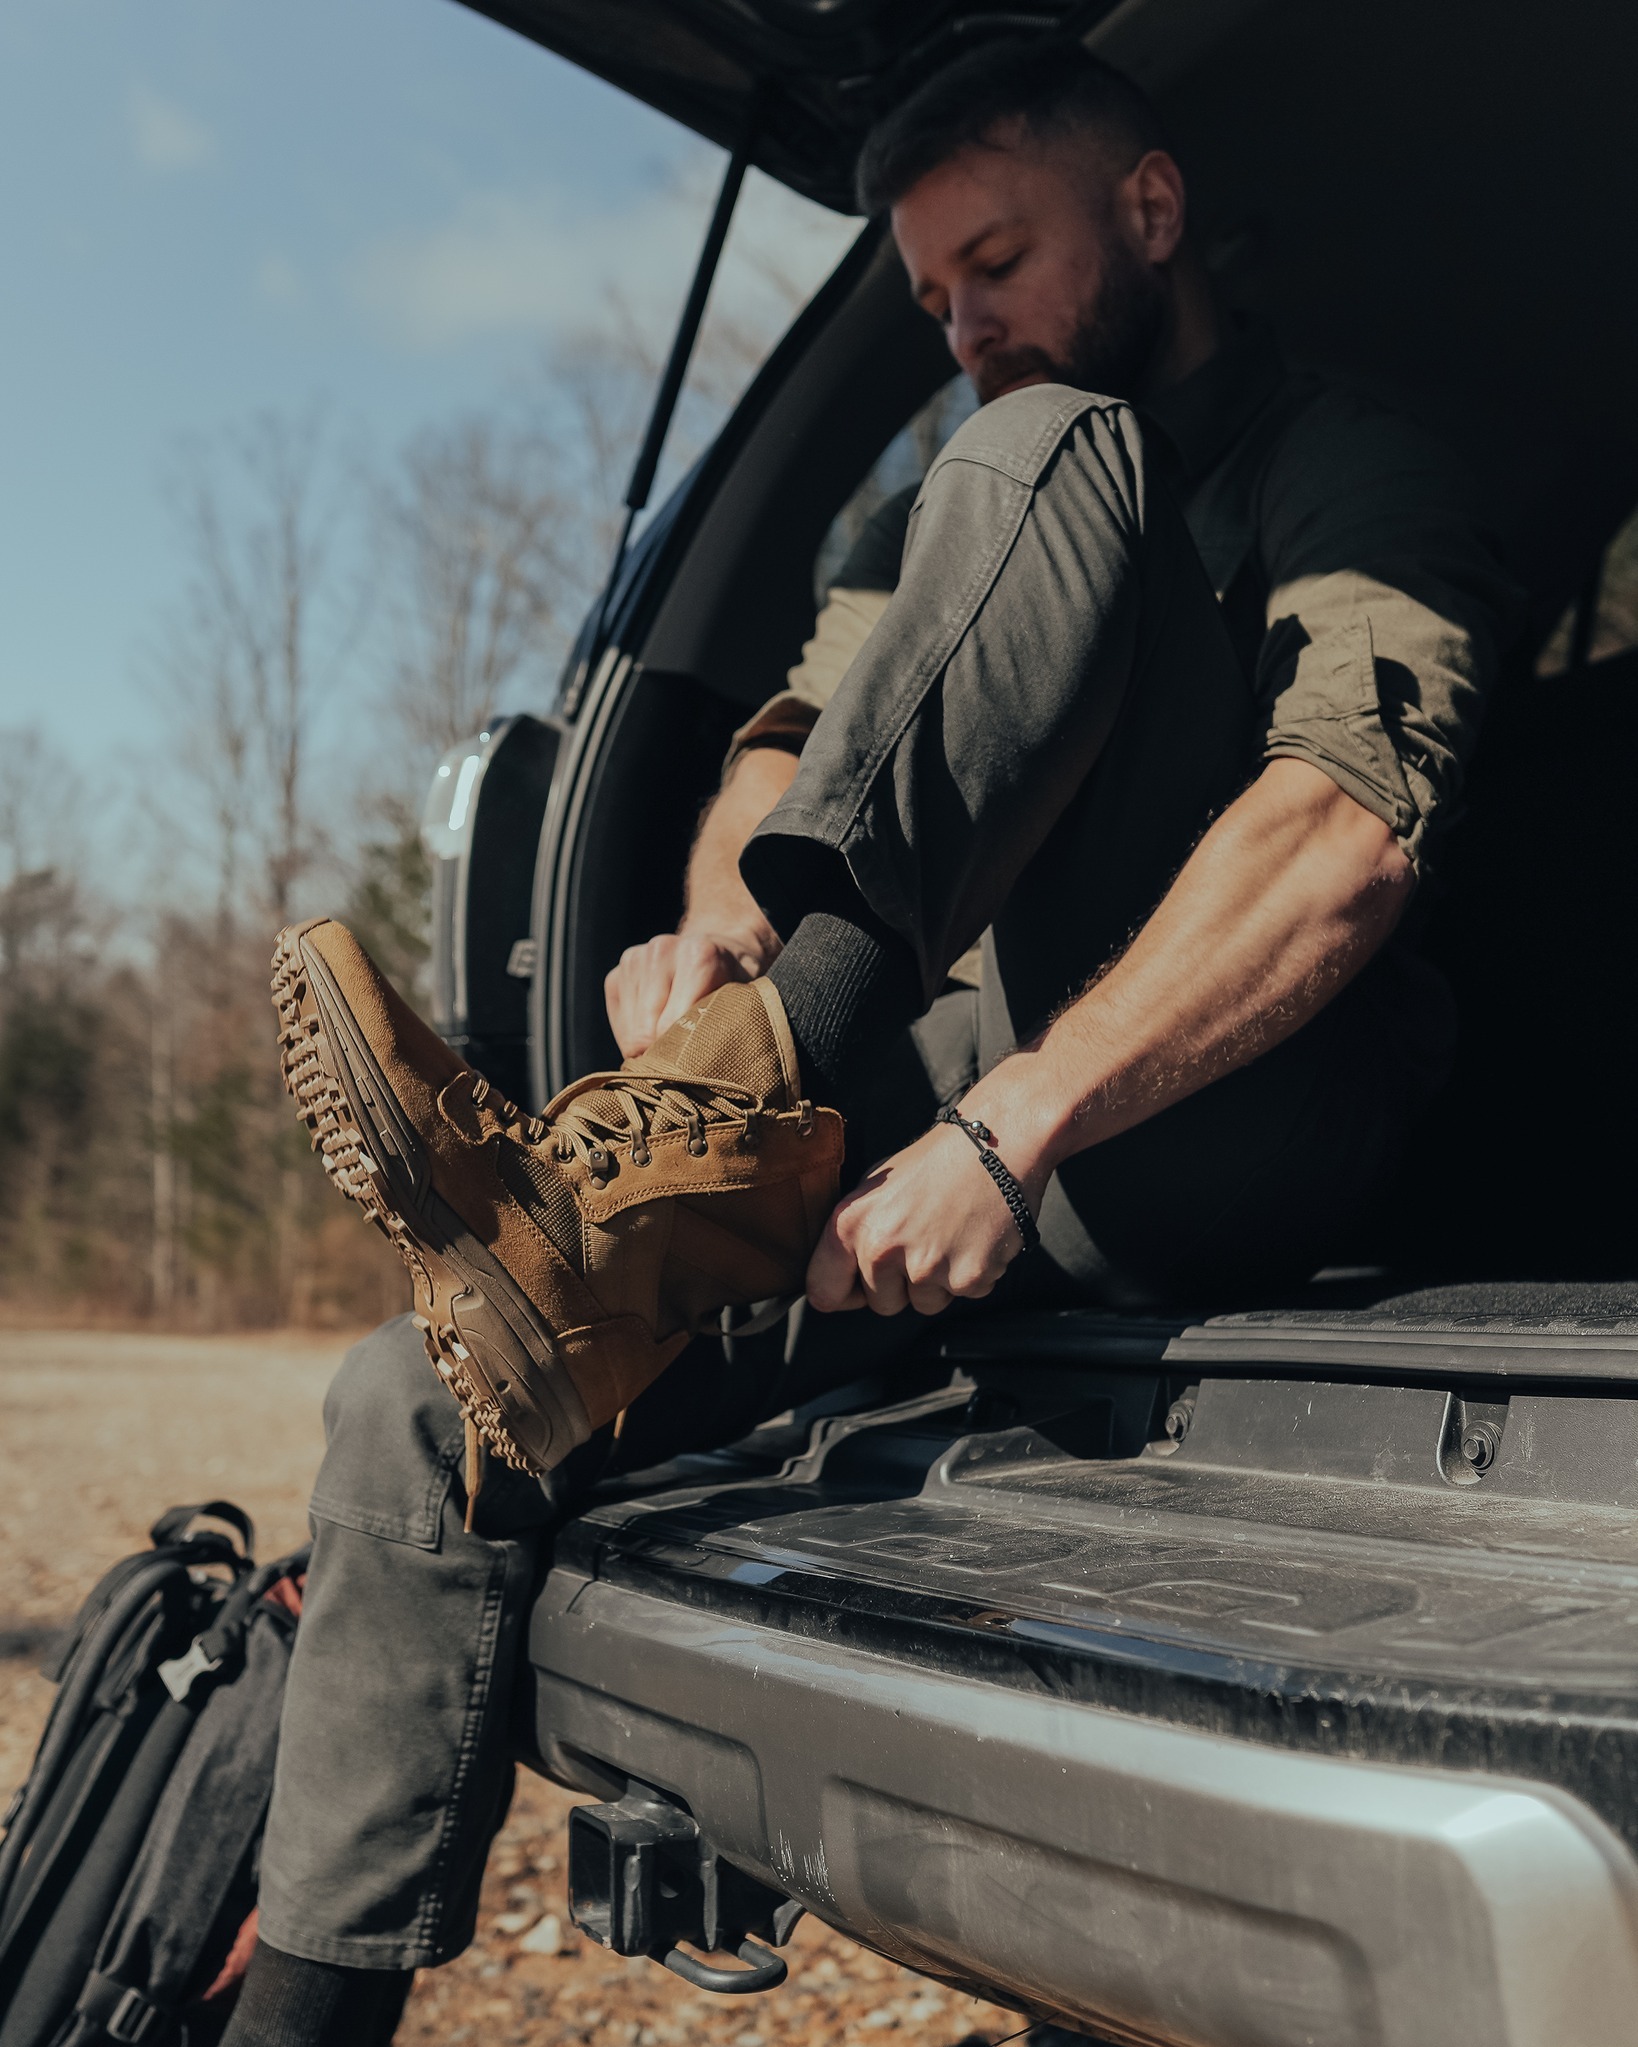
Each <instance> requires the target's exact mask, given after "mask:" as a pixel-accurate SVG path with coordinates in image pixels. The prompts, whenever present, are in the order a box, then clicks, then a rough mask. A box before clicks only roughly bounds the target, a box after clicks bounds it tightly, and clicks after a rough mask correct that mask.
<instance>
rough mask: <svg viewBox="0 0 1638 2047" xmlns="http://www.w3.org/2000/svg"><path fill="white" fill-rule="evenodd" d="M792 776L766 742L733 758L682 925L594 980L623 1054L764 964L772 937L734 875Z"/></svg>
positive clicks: (694, 859)
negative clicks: (599, 982) (598, 982)
mask: <svg viewBox="0 0 1638 2047" xmlns="http://www.w3.org/2000/svg"><path fill="white" fill-rule="evenodd" d="M795 778H796V756H795V754H793V753H786V752H784V751H783V750H782V749H781V748H779V747H776V746H760V747H754V748H752V749H751V751H750V752H748V753H743V754H741V755H740V757H739V759H738V760H737V761H736V762H735V763H734V766H733V770H732V772H731V773H730V774H729V776H728V779H727V781H726V782H725V783H724V784H723V786H722V790H721V793H720V794H719V795H718V797H717V800H716V802H715V803H713V804H712V806H711V808H710V809H709V810H708V811H707V812H706V813H705V816H704V818H703V820H702V821H701V824H700V834H699V837H698V838H697V839H696V840H695V841H694V850H693V853H692V854H691V855H690V856H689V861H688V883H687V890H686V900H687V903H688V911H687V915H686V916H685V917H684V918H683V921H682V929H681V930H680V931H668V932H665V933H663V934H662V935H661V936H660V937H658V938H651V939H650V940H649V941H648V943H647V945H633V946H628V947H627V949H626V951H625V952H623V953H622V954H621V955H620V964H619V965H618V966H617V967H616V968H615V969H614V971H613V972H612V973H611V974H610V975H608V977H607V978H606V979H605V980H604V982H603V999H604V1001H605V1002H606V1003H607V1004H608V1012H609V1022H610V1024H611V1025H612V1026H613V1029H614V1042H615V1043H616V1044H617V1045H618V1046H619V1047H620V1053H621V1056H622V1057H623V1058H626V1059H635V1058H637V1057H638V1055H639V1054H640V1053H643V1052H646V1051H647V1050H648V1048H649V1046H650V1045H652V1044H653V1042H654V1040H655V1039H656V1038H657V1037H659V1036H660V1034H661V1033H662V1032H663V1031H668V1030H669V1029H670V1028H671V1026H672V1025H673V1024H674V1023H675V1022H676V1021H677V1019H678V1017H679V1016H681V1015H682V1014H683V1013H684V1011H685V1010H689V1009H692V1008H693V1006H694V1004H695V1003H696V1002H703V1001H704V1000H705V998H706V996H707V995H710V994H712V993H713V992H714V991H715V990H716V989H718V988H720V987H722V986H723V985H724V983H726V982H728V981H754V980H755V979H756V977H757V975H758V974H765V973H766V972H767V970H768V968H769V967H770V966H771V965H772V964H773V962H774V959H775V958H776V957H777V955H778V952H779V938H778V935H777V933H776V932H775V931H774V930H773V927H772V926H771V925H770V924H769V922H768V920H767V918H766V917H764V916H763V914H762V912H761V910H760V909H759V908H758V907H757V904H756V901H755V900H754V898H753V897H752V895H751V892H750V890H749V889H748V888H747V887H746V886H745V884H744V882H742V881H741V880H740V878H739V856H740V854H741V853H742V852H743V851H744V848H745V841H746V840H747V839H748V838H749V837H750V836H751V834H752V832H754V831H755V830H756V828H757V826H758V825H759V824H760V823H761V822H762V820H763V819H764V818H765V817H766V816H767V815H768V812H769V811H770V810H772V809H773V807H774V805H775V804H776V803H777V802H778V801H779V799H780V797H781V796H783V795H784V793H785V791H786V790H787V789H788V788H789V787H790V785H791V783H792V782H793V781H794V780H795Z"/></svg>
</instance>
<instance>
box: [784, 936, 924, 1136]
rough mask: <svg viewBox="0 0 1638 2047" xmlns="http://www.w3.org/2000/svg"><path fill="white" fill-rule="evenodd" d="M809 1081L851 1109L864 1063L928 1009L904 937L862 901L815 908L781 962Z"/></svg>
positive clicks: (834, 1103)
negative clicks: (847, 905) (844, 906)
mask: <svg viewBox="0 0 1638 2047" xmlns="http://www.w3.org/2000/svg"><path fill="white" fill-rule="evenodd" d="M768 978H769V979H770V980H771V981H772V982H773V984H774V986H775V988H777V989H778V990H779V999H780V1000H781V1001H782V1002H783V1003H784V1005H785V1014H786V1016H787V1017H788V1018H789V1020H790V1026H791V1036H792V1037H793V1038H795V1040H796V1049H797V1052H798V1054H799V1056H800V1058H801V1061H802V1079H803V1085H804V1086H806V1087H807V1088H808V1089H809V1090H810V1091H811V1092H812V1093H813V1094H814V1095H815V1096H816V1097H817V1098H818V1100H820V1101H822V1102H825V1103H827V1104H829V1106H830V1107H832V1108H835V1109H840V1110H841V1111H842V1114H843V1115H844V1116H845V1115H847V1114H848V1113H849V1112H850V1106H851V1105H850V1100H849V1097H850V1095H851V1092H852V1090H853V1088H854V1087H855V1086H856V1084H857V1080H858V1073H859V1067H860V1062H861V1061H862V1060H864V1059H866V1058H868V1057H869V1055H870V1054H871V1053H872V1052H876V1051H880V1050H881V1048H882V1047H884V1046H885V1045H886V1044H887V1043H888V1042H889V1041H890V1040H891V1039H892V1038H893V1037H894V1036H895V1035H896V1034H897V1033H898V1032H899V1031H902V1030H904V1029H905V1028H906V1026H907V1025H909V1024H911V1023H913V1022H914V1021H915V1019H916V1017H917V1016H919V1015H920V1013H921V1007H922V1003H921V973H920V970H919V968H918V967H917V965H916V961H915V957H914V955H913V954H912V953H911V951H910V948H909V947H908V946H907V945H906V944H905V942H904V940H903V939H902V938H899V937H898V936H897V935H896V934H895V933H893V932H892V931H890V930H889V929H888V928H887V926H886V925H885V924H884V923H882V921H881V919H880V918H879V917H877V916H875V915H874V914H873V913H872V912H871V911H869V910H867V909H866V908H865V907H864V905H863V904H862V903H859V904H857V905H855V906H853V907H850V908H849V909H848V910H847V911H846V913H842V912H839V911H835V910H809V911H808V913H807V914H806V916H804V917H803V919H802V921H801V923H800V924H798V925H797V927H796V929H795V930H794V931H793V932H792V933H791V940H790V943H789V945H787V946H786V947H785V949H784V951H783V952H782V953H781V954H780V955H779V957H778V958H777V959H776V960H775V961H774V963H773V965H772V967H771V968H770V969H769V971H768Z"/></svg>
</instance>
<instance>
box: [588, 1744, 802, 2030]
mask: <svg viewBox="0 0 1638 2047" xmlns="http://www.w3.org/2000/svg"><path fill="white" fill-rule="evenodd" d="M802 1910H803V1908H802V1906H800V1905H799V1904H797V1902H796V1901H795V1899H793V1898H787V1897H784V1896H782V1895H781V1894H780V1893H779V1892H778V1891H774V1890H770V1889H769V1888H768V1886H767V1885H766V1884H763V1883H759V1882H758V1881H757V1879H756V1878H755V1877H751V1876H747V1875H746V1874H745V1872H744V1871H743V1870H740V1869H736V1868H735V1867H734V1866H733V1864H732V1863H730V1862H724V1861H723V1859H722V1857H721V1856H720V1855H718V1854H717V1852H716V1850H715V1849H714V1848H713V1847H712V1846H711V1844H710V1843H709V1842H708V1841H706V1840H705V1839H704V1837H703V1836H702V1835H701V1833H700V1830H699V1827H698V1825H697V1824H696V1822H695V1821H694V1819H693V1818H692V1816H691V1815H690V1814H688V1813H686V1812H684V1811H683V1809H682V1807H681V1806H679V1805H674V1804H673V1803H672V1802H671V1801H670V1800H669V1799H668V1798H666V1797H665V1796H664V1794H663V1793H661V1792H658V1791H651V1790H649V1789H648V1787H647V1786H646V1785H639V1784H633V1785H631V1786H630V1787H629V1789H628V1790H627V1792H626V1795H625V1797H624V1798H622V1799H620V1800H619V1802H618V1803H617V1804H613V1805H580V1806H576V1807H575V1809H574V1810H573V1811H572V1812H571V1813H570V1815H569V1917H570V1918H571V1919H572V1920H573V1921H574V1923H575V1925H576V1926H578V1927H579V1928H580V1930H581V1932H582V1933H584V1934H585V1935H586V1936H587V1938H588V1939H590V1940H594V1941H596V1942H597V1944H598V1945H599V1946H600V1947H606V1948H609V1949H611V1950H612V1951H613V1953H615V1954H617V1955H647V1956H648V1957H649V1958H650V1959H651V1960H653V1961H657V1962H659V1963H661V1964H663V1966H664V1967H666V1968H667V1969H670V1970H671V1971H672V1972H673V1974H675V1975H678V1976H681V1977H682V1978H683V1979H684V1981H685V1982H688V1983H692V1984H693V1985H694V1986H695V1988H696V1989H698V1990H715V1991H717V1992H718V1993H719V1994H721V1995H724V1996H744V1995H745V1994H746V1993H748V1992H750V1991H753V1990H773V1989H775V1988H776V1987H777V1986H778V1985H779V1984H781V1983H783V1982H784V1980H785V1977H786V1975H787V1973H788V1971H787V1969H786V1965H785V1963H784V1961H783V1959H782V1958H781V1957H780V1956H778V1955H776V1954H771V1953H770V1952H769V1951H768V1949H767V1948H766V1947H764V1946H763V1945H762V1944H761V1941H762V1940H771V1941H773V1942H774V1944H775V1945H776V1946H783V1945H784V1943H785V1942H786V1941H787V1940H789V1938H790V1936H791V1932H792V1930H793V1928H794V1927H795V1925H796V1922H797V1920H798V1919H800V1918H801V1916H802ZM753 1935H760V1936H761V1940H757V1939H753V1938H752V1936H753ZM683 1941H687V1942H688V1943H689V1945H690V1946H691V1947H697V1948H702V1949H704V1950H705V1951H706V1952H707V1953H716V1952H721V1951H727V1952H731V1953H734V1954H737V1955H738V1956H739V1958H740V1960H741V1961H743V1962H744V1963H745V1964H746V1965H747V1966H746V1967H745V1968H743V1969H722V1968H716V1967H714V1966H713V1965H712V1964H711V1963H709V1962H704V1961H701V1960H700V1959H699V1958H698V1957H697V1956H695V1955H690V1954H685V1953H684V1952H683V1950H682V1948H681V1946H680V1945H679V1943H680V1942H683Z"/></svg>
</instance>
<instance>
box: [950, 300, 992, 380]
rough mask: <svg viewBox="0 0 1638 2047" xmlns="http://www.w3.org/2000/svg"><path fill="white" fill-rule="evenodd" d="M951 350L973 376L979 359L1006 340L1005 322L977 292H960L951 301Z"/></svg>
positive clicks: (968, 373) (969, 374)
mask: <svg viewBox="0 0 1638 2047" xmlns="http://www.w3.org/2000/svg"><path fill="white" fill-rule="evenodd" d="M948 331H949V342H950V353H951V354H952V355H953V356H954V357H955V359H956V361H957V362H958V363H960V365H961V367H962V368H963V369H964V370H965V371H966V372H967V375H968V376H969V377H970V376H972V374H973V373H974V371H975V370H976V369H977V367H978V363H979V359H980V358H981V357H982V356H984V355H986V354H988V352H989V351H990V350H991V349H992V348H998V347H999V346H1000V345H1001V343H1002V342H1003V341H1004V340H1005V339H1006V325H1005V323H1004V322H1003V321H1002V320H1000V319H998V318H997V317H996V314H995V310H994V308H993V306H991V305H990V304H989V303H988V302H987V300H986V299H985V297H984V296H983V295H982V294H980V293H977V292H973V293H970V294H969V293H957V294H956V295H955V296H954V297H952V299H951V301H950V325H949V330H948Z"/></svg>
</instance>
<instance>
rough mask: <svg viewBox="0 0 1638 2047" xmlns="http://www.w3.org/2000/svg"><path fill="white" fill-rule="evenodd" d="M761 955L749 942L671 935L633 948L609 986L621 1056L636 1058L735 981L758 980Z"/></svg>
mask: <svg viewBox="0 0 1638 2047" xmlns="http://www.w3.org/2000/svg"><path fill="white" fill-rule="evenodd" d="M762 964H763V962H762V959H761V956H760V953H759V952H758V951H757V950H754V949H753V948H752V947H750V946H749V945H748V944H747V942H746V941H745V940H743V939H738V940H736V939H733V938H728V937H723V938H718V937H714V936H713V935H712V934H711V933H709V932H705V931H698V932H687V931H668V932H664V933H662V934H661V936H660V937H658V938H651V939H650V940H649V941H648V943H647V945H629V946H627V947H626V949H625V951H624V952H623V953H622V954H621V955H620V964H619V965H618V966H617V967H616V968H615V969H614V970H613V972H612V973H610V974H609V975H608V977H607V978H606V979H605V981H604V983H603V998H604V1000H605V1001H606V1002H607V1004H608V1011H609V1022H610V1024H611V1025H612V1026H613V1027H614V1042H615V1043H616V1044H617V1045H618V1046H619V1047H620V1053H621V1057H622V1058H625V1059H635V1058H636V1057H637V1056H638V1055H639V1053H642V1052H646V1051H647V1050H648V1048H649V1046H650V1045H652V1044H653V1042H654V1040H655V1039H656V1038H658V1037H661V1036H663V1034H664V1033H665V1032H666V1031H668V1030H669V1029H670V1028H671V1026H672V1025H673V1024H674V1023H675V1022H676V1021H677V1019H678V1017H679V1016H681V1015H682V1014H683V1013H684V1012H685V1011H686V1010H690V1009H692V1008H693V1006H694V1004H695V1003H696V1002H703V1001H704V1000H705V998H706V996H707V995H709V994H711V993H712V992H713V991H714V990H715V989H718V988H721V987H722V986H723V985H724V984H725V983H726V982H729V981H754V980H755V979H756V977H757V975H758V974H759V973H760V972H761V971H762Z"/></svg>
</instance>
